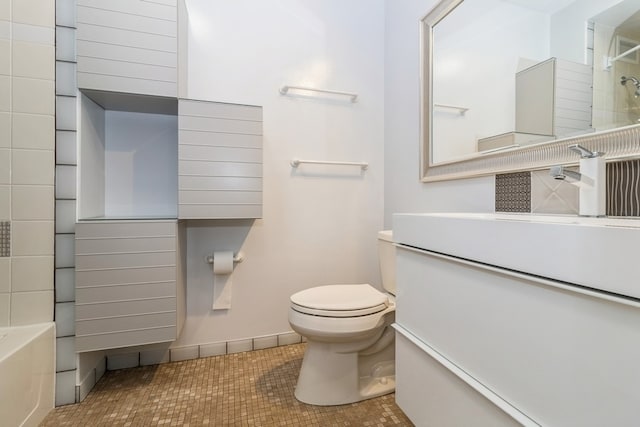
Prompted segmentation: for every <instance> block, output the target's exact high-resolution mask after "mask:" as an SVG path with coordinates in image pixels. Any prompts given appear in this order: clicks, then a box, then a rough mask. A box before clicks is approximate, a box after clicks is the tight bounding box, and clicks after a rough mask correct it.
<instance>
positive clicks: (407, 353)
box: [396, 332, 521, 427]
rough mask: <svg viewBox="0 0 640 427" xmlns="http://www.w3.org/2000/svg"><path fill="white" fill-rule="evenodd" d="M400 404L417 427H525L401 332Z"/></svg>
mask: <svg viewBox="0 0 640 427" xmlns="http://www.w3.org/2000/svg"><path fill="white" fill-rule="evenodd" d="M396 403H397V404H398V406H400V408H401V409H402V410H403V411H404V413H405V414H407V416H408V417H409V418H410V419H411V421H413V423H414V424H415V425H416V426H475V427H485V426H486V427H500V426H521V424H520V423H518V422H516V421H515V420H514V419H513V418H511V417H510V416H509V415H507V414H506V413H505V412H504V411H502V410H501V409H500V408H498V407H497V406H495V405H494V404H493V403H492V402H491V401H489V400H488V399H487V398H485V397H484V396H483V395H482V394H480V393H478V392H477V391H476V390H475V389H473V388H472V387H471V386H469V384H467V383H466V382H465V381H463V380H462V379H460V378H459V377H457V376H456V375H454V374H453V373H452V372H451V371H450V370H448V369H447V368H446V367H444V366H443V365H442V364H440V363H439V362H438V361H436V359H434V358H432V357H431V356H430V355H429V354H427V353H426V352H424V351H423V350H421V349H420V348H419V347H418V346H416V345H415V344H414V343H413V342H412V341H411V340H409V339H407V338H406V337H405V336H404V335H403V334H402V333H400V332H396Z"/></svg>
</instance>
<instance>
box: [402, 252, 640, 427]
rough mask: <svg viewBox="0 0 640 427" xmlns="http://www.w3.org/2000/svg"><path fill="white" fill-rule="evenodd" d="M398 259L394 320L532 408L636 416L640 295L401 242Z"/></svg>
mask: <svg viewBox="0 0 640 427" xmlns="http://www.w3.org/2000/svg"><path fill="white" fill-rule="evenodd" d="M397 261H398V265H397V287H398V292H397V296H396V302H397V312H396V322H397V323H398V324H399V325H400V326H402V327H403V328H404V329H406V330H407V331H409V332H410V333H411V334H413V335H415V336H416V337H418V339H419V340H420V341H422V342H424V343H427V344H428V345H429V346H431V347H432V348H434V349H435V350H436V351H437V352H438V353H440V354H442V355H443V356H444V357H445V358H446V359H448V360H450V361H451V362H452V363H453V364H455V365H457V366H458V367H459V368H460V369H462V370H464V371H465V372H467V373H468V374H469V375H470V376H472V377H473V378H475V379H477V381H479V382H480V383H482V384H484V385H485V386H486V387H488V388H489V389H491V390H493V391H494V392H495V393H496V394H497V395H499V396H502V398H503V399H505V400H506V401H508V402H510V403H511V404H512V405H513V406H514V407H517V408H518V409H519V410H520V411H522V412H523V413H524V414H526V415H527V416H528V417H530V418H531V419H533V420H535V421H536V422H537V423H539V424H541V425H579V426H594V427H595V426H602V425H633V424H634V423H635V422H636V420H637V413H636V412H637V411H636V408H637V398H638V392H637V384H639V383H640V369H638V368H637V363H638V360H640V329H638V328H635V327H634V328H630V327H629V325H639V324H640V308H639V307H638V304H636V305H635V306H634V305H633V304H626V303H625V302H624V300H623V299H621V298H618V299H616V298H613V297H611V296H610V295H609V296H607V297H606V298H602V297H598V296H591V295H588V294H584V293H579V292H578V291H573V290H571V287H567V286H565V288H562V287H558V286H557V285H555V284H556V283H557V282H552V281H549V280H544V279H540V278H536V277H534V276H527V275H523V274H517V273H513V272H511V271H508V270H502V269H498V268H492V267H489V266H486V265H483V264H477V263H473V262H468V261H464V260H460V259H457V258H452V257H447V256H443V255H439V254H433V253H428V252H422V251H415V250H410V249H405V248H402V247H400V248H399V250H398V256H397ZM604 367H606V375H594V374H593V373H594V372H598V371H599V370H601V369H603V368H604ZM602 402H607V404H606V405H603V403H602Z"/></svg>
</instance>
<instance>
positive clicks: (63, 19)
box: [56, 0, 76, 27]
mask: <svg viewBox="0 0 640 427" xmlns="http://www.w3.org/2000/svg"><path fill="white" fill-rule="evenodd" d="M56 24H57V25H62V26H65V27H75V26H76V1H75V0H56Z"/></svg>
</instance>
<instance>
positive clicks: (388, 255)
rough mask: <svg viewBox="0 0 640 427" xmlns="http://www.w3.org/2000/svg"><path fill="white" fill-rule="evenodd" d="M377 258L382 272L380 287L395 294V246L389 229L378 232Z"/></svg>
mask: <svg viewBox="0 0 640 427" xmlns="http://www.w3.org/2000/svg"><path fill="white" fill-rule="evenodd" d="M378 259H379V262H380V273H381V274H382V287H383V288H384V289H385V290H386V291H387V292H389V293H391V294H393V295H395V294H396V247H395V246H393V235H392V233H391V230H384V231H379V232H378Z"/></svg>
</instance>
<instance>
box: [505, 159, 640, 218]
mask: <svg viewBox="0 0 640 427" xmlns="http://www.w3.org/2000/svg"><path fill="white" fill-rule="evenodd" d="M546 174H547V171H546V170H545V171H543V170H539V171H534V172H517V173H510V174H498V175H496V181H495V198H496V204H495V211H496V212H533V213H546V214H576V215H577V213H578V212H577V210H578V207H577V206H578V190H577V188H576V187H574V186H571V185H569V184H567V183H564V182H557V183H556V182H552V181H550V182H551V184H550V183H549V182H547V181H549V180H547V181H545V177H546ZM606 176H607V186H606V187H607V211H606V213H607V216H632V217H640V159H633V160H625V161H618V162H609V163H607V172H606ZM533 178H536V179H533Z"/></svg>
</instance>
